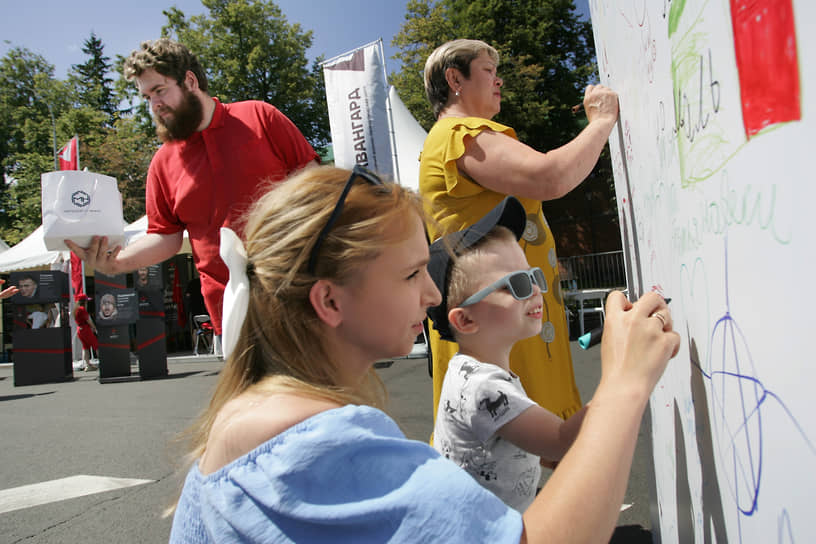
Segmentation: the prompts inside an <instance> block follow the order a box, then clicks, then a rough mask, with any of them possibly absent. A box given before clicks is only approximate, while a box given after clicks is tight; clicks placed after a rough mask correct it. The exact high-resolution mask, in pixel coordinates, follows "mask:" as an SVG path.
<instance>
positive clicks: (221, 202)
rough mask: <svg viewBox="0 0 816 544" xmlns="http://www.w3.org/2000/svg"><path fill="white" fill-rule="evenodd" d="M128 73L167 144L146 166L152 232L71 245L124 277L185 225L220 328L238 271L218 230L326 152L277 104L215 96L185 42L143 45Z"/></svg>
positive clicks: (172, 249)
mask: <svg viewBox="0 0 816 544" xmlns="http://www.w3.org/2000/svg"><path fill="white" fill-rule="evenodd" d="M124 73H125V76H126V77H127V78H128V79H131V80H135V82H136V86H137V87H138V89H139V92H140V93H141V94H142V97H143V98H144V99H145V100H147V101H148V102H149V104H150V109H151V111H152V112H153V117H154V120H155V122H156V133H157V135H158V136H159V138H160V139H161V140H162V142H164V145H162V147H161V148H159V150H158V151H157V152H156V154H155V155H154V156H153V160H152V161H151V163H150V169H149V170H148V173H147V190H146V192H147V198H146V207H147V218H148V228H147V235H146V236H144V237H142V238H140V239H139V240H137V241H136V242H134V243H132V244H130V245H128V246H127V247H126V248H124V249H122V248H120V247H119V246H117V247H114V248H109V247H108V244H107V239H106V238H104V237H102V238H99V237H94V239H93V241H92V242H91V245H90V246H89V247H88V248H80V247H78V246H77V245H76V244H74V243H73V242H71V241H70V240H66V244H67V245H68V247H69V248H71V250H72V251H74V253H76V254H77V255H78V256H79V257H80V258H81V259H83V260H85V261H86V262H87V263H88V264H89V265H90V266H92V267H94V268H95V269H97V270H99V271H100V272H103V273H105V274H108V275H115V274H122V273H125V272H130V271H132V270H136V269H137V268H140V267H143V266H148V265H151V264H155V263H159V262H161V261H164V260H166V259H169V258H170V257H172V256H173V255H175V254H176V253H177V252H178V250H179V249H180V248H181V244H182V241H183V233H184V230H185V229H186V230H187V233H188V235H189V238H190V245H191V246H192V250H193V258H194V260H195V264H196V268H197V269H198V272H199V275H200V276H201V291H202V294H203V295H204V300H205V303H206V306H207V310H208V312H209V314H210V317H211V319H212V324H213V327H214V329H215V332H216V334H217V335H220V334H221V311H222V299H223V294H224V287H225V286H226V284H227V280H228V279H229V274H228V272H227V267H226V265H225V264H224V262H223V261H222V260H221V257H220V256H219V254H218V249H219V246H220V234H219V229H220V228H221V227H222V226H223V227H229V228H231V229H232V230H234V231H235V232H237V233H238V234H239V235H240V234H241V233H242V230H243V229H242V225H241V224H240V219H241V216H242V214H243V213H244V212H245V211H246V210H247V209H248V208H249V206H250V205H251V204H252V202H254V201H255V200H256V198H257V197H258V196H259V195H260V194H261V193H263V192H264V191H266V190H268V188H269V184H270V183H271V182H276V181H281V180H282V179H284V178H286V177H288V176H289V175H290V174H292V173H293V172H295V171H297V170H300V169H301V168H304V167H306V166H308V165H312V164H318V163H319V158H318V155H317V153H315V151H314V149H312V146H311V145H309V143H308V142H307V141H306V139H305V138H304V137H303V135H302V134H301V132H300V131H299V130H298V128H297V127H296V126H295V125H294V124H293V123H292V122H291V121H290V120H289V119H288V118H287V117H286V116H285V115H284V114H283V113H281V112H280V111H279V110H278V109H277V108H275V107H274V106H271V105H269V104H267V103H265V102H260V101H255V100H249V101H245V102H235V103H232V104H222V103H221V102H220V101H219V100H218V99H217V98H214V97H211V96H210V95H209V94H208V93H207V77H206V75H205V74H204V70H203V69H202V68H201V65H200V64H199V62H198V60H197V59H196V57H195V55H193V54H192V53H191V52H190V51H189V50H188V49H187V48H186V47H185V46H184V45H182V44H180V43H177V42H174V41H172V40H169V39H166V38H162V39H159V40H156V41H152V42H144V43H142V45H141V48H140V49H138V50H136V51H134V52H133V53H131V55H130V57H128V59H127V60H126V61H125V65H124Z"/></svg>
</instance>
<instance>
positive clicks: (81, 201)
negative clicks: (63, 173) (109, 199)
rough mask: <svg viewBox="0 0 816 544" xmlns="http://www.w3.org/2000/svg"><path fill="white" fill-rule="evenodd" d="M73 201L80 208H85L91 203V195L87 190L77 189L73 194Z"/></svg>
mask: <svg viewBox="0 0 816 544" xmlns="http://www.w3.org/2000/svg"><path fill="white" fill-rule="evenodd" d="M71 202H72V203H73V204H74V206H77V207H78V208H84V207H85V206H87V205H88V204H90V203H91V195H89V194H88V193H86V192H85V191H76V192H74V193H73V194H72V195H71Z"/></svg>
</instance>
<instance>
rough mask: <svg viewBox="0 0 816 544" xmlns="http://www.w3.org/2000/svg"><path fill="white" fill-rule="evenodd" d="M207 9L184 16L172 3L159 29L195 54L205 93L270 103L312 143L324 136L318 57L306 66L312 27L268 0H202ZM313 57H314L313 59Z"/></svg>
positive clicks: (321, 141) (325, 115)
mask: <svg viewBox="0 0 816 544" xmlns="http://www.w3.org/2000/svg"><path fill="white" fill-rule="evenodd" d="M202 4H204V7H206V8H207V9H208V10H209V14H202V15H194V16H192V17H190V18H189V19H188V18H187V17H186V16H185V15H184V13H183V12H182V11H181V10H179V9H178V8H176V7H173V8H170V9H169V10H167V11H165V12H164V14H165V15H166V16H167V21H168V22H167V25H165V26H164V28H163V29H162V34H163V35H165V36H168V37H172V38H174V39H177V40H178V41H180V42H182V43H184V44H185V45H186V46H187V47H189V48H190V50H191V51H193V52H194V53H195V54H196V56H198V58H199V60H200V61H201V64H202V66H203V67H204V69H205V70H206V72H207V78H208V80H209V84H210V89H209V91H210V94H212V95H214V96H218V97H219V98H220V99H221V100H222V101H224V102H234V101H238V100H250V99H254V100H263V101H265V102H269V103H270V104H274V105H275V106H276V107H277V108H278V109H280V110H281V111H282V112H283V113H284V114H285V115H286V116H287V117H289V118H290V119H291V120H292V122H293V123H294V124H295V125H296V126H297V127H298V128H299V129H300V130H301V131H302V132H303V135H304V136H305V137H306V139H307V140H309V142H310V143H311V144H312V145H313V146H314V147H316V148H319V147H322V146H324V145H325V144H326V143H327V142H328V139H329V131H328V126H329V123H328V112H327V109H326V94H325V89H324V87H323V78H322V75H321V72H320V70H319V66H318V61H315V62H314V63H313V64H312V66H311V67H310V66H309V63H308V60H307V58H306V50H307V49H308V48H309V47H311V45H312V32H311V31H304V30H303V29H302V28H301V26H300V25H299V24H290V23H288V22H287V20H286V17H285V16H284V15H283V13H282V12H281V10H280V8H279V7H278V6H277V5H275V4H274V3H273V2H269V1H264V0H202ZM318 60H319V59H318Z"/></svg>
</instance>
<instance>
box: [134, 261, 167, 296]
mask: <svg viewBox="0 0 816 544" xmlns="http://www.w3.org/2000/svg"><path fill="white" fill-rule="evenodd" d="M133 285H134V287H136V290H138V291H158V290H160V289H161V288H162V267H161V264H154V265H150V266H144V267H142V268H139V269H138V270H136V271H135V272H133Z"/></svg>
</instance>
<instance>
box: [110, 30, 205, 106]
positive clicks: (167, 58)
mask: <svg viewBox="0 0 816 544" xmlns="http://www.w3.org/2000/svg"><path fill="white" fill-rule="evenodd" d="M150 68H152V69H153V70H156V72H158V73H159V74H161V75H163V76H165V77H169V78H172V79H174V80H175V81H176V83H178V84H179V85H181V82H182V81H184V78H185V76H186V75H187V72H188V71H190V72H192V73H193V74H195V76H196V78H197V79H198V87H199V89H201V90H202V91H204V92H205V93H206V92H207V75H206V74H205V73H204V69H203V68H202V67H201V64H199V62H198V59H197V58H196V56H195V55H193V53H191V52H190V50H189V49H187V47H185V46H184V45H182V44H180V43H178V42H175V41H173V40H170V39H168V38H159V39H158V40H153V41H144V42H142V45H141V47H140V48H139V49H137V50H135V51H133V52H132V53H131V54H130V56H129V57H128V58H127V59H126V60H125V64H124V66H123V72H124V75H125V78H127V79H128V80H129V81H130V80H133V79H134V78H136V77H139V76H140V75H142V73H143V72H144V71H145V70H148V69H150Z"/></svg>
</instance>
